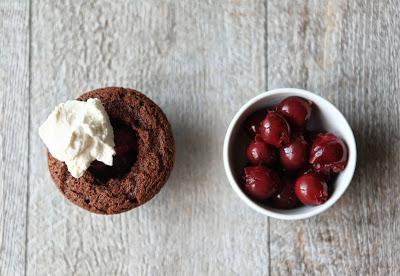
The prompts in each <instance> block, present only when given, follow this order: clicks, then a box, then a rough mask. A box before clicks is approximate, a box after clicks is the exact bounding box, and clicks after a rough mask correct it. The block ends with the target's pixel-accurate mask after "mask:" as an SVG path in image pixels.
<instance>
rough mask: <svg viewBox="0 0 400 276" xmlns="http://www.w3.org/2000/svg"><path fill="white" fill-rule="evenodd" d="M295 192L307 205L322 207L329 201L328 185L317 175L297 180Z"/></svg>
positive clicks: (305, 176) (313, 174)
mask: <svg viewBox="0 0 400 276" xmlns="http://www.w3.org/2000/svg"><path fill="white" fill-rule="evenodd" d="M294 191H295V193H296V196H297V198H298V199H299V200H300V201H301V202H302V203H303V204H305V205H320V204H323V203H325V202H326V201H327V200H328V185H327V184H326V182H325V180H323V179H322V178H321V177H319V176H318V175H317V174H315V173H308V174H305V175H302V176H300V177H299V178H297V180H296V183H295V184H294Z"/></svg>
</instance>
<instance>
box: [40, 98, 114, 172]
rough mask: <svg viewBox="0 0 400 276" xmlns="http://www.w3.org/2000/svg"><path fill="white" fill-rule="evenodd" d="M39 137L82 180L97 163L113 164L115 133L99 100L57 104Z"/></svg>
mask: <svg viewBox="0 0 400 276" xmlns="http://www.w3.org/2000/svg"><path fill="white" fill-rule="evenodd" d="M39 136H40V138H41V139H42V140H43V142H44V143H45V144H46V146H47V148H48V150H49V152H50V153H51V155H52V156H53V157H54V158H56V159H58V160H60V161H63V162H65V164H66V165H67V167H68V171H69V172H70V173H71V175H72V176H73V177H75V178H78V177H81V176H82V175H83V173H84V172H85V171H86V170H87V168H88V167H89V166H90V163H92V162H93V161H94V160H98V161H101V162H103V163H104V164H106V165H109V166H112V164H113V155H114V154H115V150H114V146H115V144H114V132H113V128H112V126H111V123H110V119H109V117H108V114H107V113H106V111H105V109H104V106H103V105H102V103H101V102H100V100H99V99H96V98H94V99H88V100H87V101H86V102H82V101H76V100H74V101H67V102H66V103H62V104H60V105H58V106H57V107H56V108H55V109H54V110H53V112H51V114H50V115H49V117H48V118H47V120H46V121H45V122H44V123H43V124H42V125H41V126H40V128H39Z"/></svg>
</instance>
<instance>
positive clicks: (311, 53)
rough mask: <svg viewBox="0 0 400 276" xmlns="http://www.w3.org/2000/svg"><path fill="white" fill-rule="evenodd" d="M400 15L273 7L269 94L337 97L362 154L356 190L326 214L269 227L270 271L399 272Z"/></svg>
mask: <svg viewBox="0 0 400 276" xmlns="http://www.w3.org/2000/svg"><path fill="white" fill-rule="evenodd" d="M398 15H399V4H398V2H392V1H390V2H382V1H302V2H298V4H293V1H289V0H288V1H269V2H268V14H267V18H268V32H267V37H268V52H267V62H268V86H269V88H274V87H282V86H294V87H304V88H306V89H309V90H311V91H315V92H316V93H318V94H320V95H322V96H324V97H326V98H327V99H329V100H330V101H331V102H333V103H334V104H335V105H336V106H338V108H339V109H340V110H341V111H342V112H343V113H344V114H345V116H346V117H347V119H348V120H349V122H350V124H351V126H352V128H353V129H354V131H355V135H356V140H357V145H358V155H359V158H358V168H357V171H356V175H355V177H354V180H353V182H352V184H351V186H350V187H349V190H348V191H347V192H346V194H345V195H344V197H343V198H342V199H341V200H340V201H339V202H338V203H337V204H336V205H335V206H334V207H333V208H332V209H330V210H329V211H328V212H327V213H325V214H323V215H321V216H318V217H315V218H312V219H309V220H305V221H300V222H289V223H288V222H283V221H278V220H271V227H270V229H271V233H270V236H271V252H270V253H271V263H270V265H271V272H272V274H276V275H288V274H293V275H299V274H318V275H399V274H400V268H399V267H400V266H399V265H398V261H399V259H400V253H399V252H400V245H399V242H398V241H399V239H400V234H399V232H398V230H399V225H400V218H399V216H398V206H399V204H398V202H399V194H400V187H399V186H398V183H399V181H400V150H399V149H400V142H399V141H400V139H399V137H400V128H399V119H400V105H399V95H400V94H399V93H400V92H399V89H400V87H399V73H400V72H399V64H400V62H399V61H400V56H399V45H400V44H399V42H400V41H399V40H400V26H399V25H400V23H399V16H398ZM289 241H290V242H289Z"/></svg>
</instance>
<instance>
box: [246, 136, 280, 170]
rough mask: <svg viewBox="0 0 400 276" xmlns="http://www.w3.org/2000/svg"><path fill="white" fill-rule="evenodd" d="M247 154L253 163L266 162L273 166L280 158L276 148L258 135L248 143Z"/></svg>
mask: <svg viewBox="0 0 400 276" xmlns="http://www.w3.org/2000/svg"><path fill="white" fill-rule="evenodd" d="M246 156H247V159H248V160H249V161H250V163H251V164H253V165H260V164H265V165H268V166H271V165H273V164H274V163H275V162H276V160H277V159H278V155H277V153H276V150H275V148H274V147H272V146H270V145H268V144H266V143H265V142H264V141H263V140H262V139H261V138H260V137H259V136H258V135H257V136H256V137H255V139H254V141H253V142H251V143H250V144H249V145H248V147H247V150H246Z"/></svg>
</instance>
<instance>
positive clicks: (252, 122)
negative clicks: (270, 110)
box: [244, 111, 266, 137]
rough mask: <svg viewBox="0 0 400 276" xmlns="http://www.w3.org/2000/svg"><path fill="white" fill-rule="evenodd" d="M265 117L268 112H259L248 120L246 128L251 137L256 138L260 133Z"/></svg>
mask: <svg viewBox="0 0 400 276" xmlns="http://www.w3.org/2000/svg"><path fill="white" fill-rule="evenodd" d="M265 115H266V112H264V111H257V112H254V113H253V114H251V115H250V116H249V117H248V118H247V119H246V121H245V124H244V126H245V129H246V131H247V133H248V134H249V136H250V137H254V136H255V135H256V134H257V133H258V131H259V129H260V124H261V121H262V120H264V118H265Z"/></svg>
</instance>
